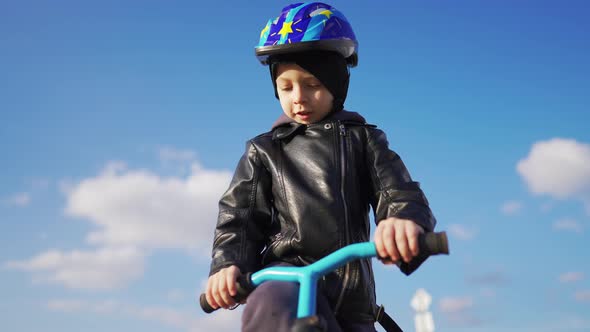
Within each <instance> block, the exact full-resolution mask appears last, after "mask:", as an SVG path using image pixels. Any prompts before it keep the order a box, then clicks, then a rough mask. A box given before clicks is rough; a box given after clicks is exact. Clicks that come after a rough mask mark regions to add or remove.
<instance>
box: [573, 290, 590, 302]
mask: <svg viewBox="0 0 590 332" xmlns="http://www.w3.org/2000/svg"><path fill="white" fill-rule="evenodd" d="M574 297H575V298H576V300H578V301H580V302H590V290H587V289H586V290H579V291H577V292H576V294H575V295H574Z"/></svg>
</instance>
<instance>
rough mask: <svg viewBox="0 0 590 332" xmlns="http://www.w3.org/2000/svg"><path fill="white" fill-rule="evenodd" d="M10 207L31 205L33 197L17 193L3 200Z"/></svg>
mask: <svg viewBox="0 0 590 332" xmlns="http://www.w3.org/2000/svg"><path fill="white" fill-rule="evenodd" d="M2 201H3V202H4V204H6V205H8V206H16V207H24V206H27V205H29V204H30V203H31V195H30V194H29V193H25V192H23V193H17V194H14V195H12V196H10V197H7V198H5V199H3V200H2Z"/></svg>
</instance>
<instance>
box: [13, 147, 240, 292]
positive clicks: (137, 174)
mask: <svg viewBox="0 0 590 332" xmlns="http://www.w3.org/2000/svg"><path fill="white" fill-rule="evenodd" d="M170 154H172V152H170ZM185 156H186V157H188V156H189V155H188V154H187V155H185ZM230 179H231V173H230V172H228V171H217V170H207V169H204V168H202V167H201V166H199V165H198V164H197V163H193V164H192V168H191V173H190V174H189V175H188V176H186V177H161V176H159V175H157V174H154V173H153V172H150V171H148V170H130V169H128V168H127V166H126V165H125V164H124V163H122V162H111V163H108V164H107V166H106V167H105V168H104V170H103V171H102V172H101V173H100V174H98V175H97V176H95V177H91V178H87V179H83V180H82V181H79V182H73V181H68V182H67V183H66V182H62V185H61V186H62V189H63V190H64V193H65V195H66V201H67V203H66V207H65V212H66V214H67V215H69V216H72V217H77V218H81V219H83V220H86V221H89V222H90V223H92V224H93V225H94V226H95V227H94V228H93V230H92V231H91V232H90V233H89V234H87V236H86V240H87V243H88V244H90V245H91V246H92V247H93V248H91V249H86V250H72V251H69V252H67V251H59V250H48V251H46V252H43V253H40V254H38V255H37V256H35V257H33V258H31V259H29V260H23V261H11V262H7V263H5V264H4V267H5V268H9V269H17V270H23V271H28V272H31V273H32V274H33V280H34V281H38V282H50V283H57V284H61V285H64V286H66V287H68V288H75V289H113V288H118V287H122V286H124V285H125V284H127V283H128V282H130V281H133V280H135V279H137V278H139V277H141V276H142V274H143V271H144V264H145V259H146V257H147V255H148V254H149V253H151V252H152V251H153V250H158V249H170V248H173V249H182V250H186V251H187V252H190V253H193V254H195V253H196V254H203V257H205V256H208V252H209V250H210V247H211V241H212V240H213V229H214V227H215V223H216V221H217V207H218V200H219V197H220V196H221V194H222V193H223V191H224V190H225V189H226V188H227V185H228V183H229V181H230Z"/></svg>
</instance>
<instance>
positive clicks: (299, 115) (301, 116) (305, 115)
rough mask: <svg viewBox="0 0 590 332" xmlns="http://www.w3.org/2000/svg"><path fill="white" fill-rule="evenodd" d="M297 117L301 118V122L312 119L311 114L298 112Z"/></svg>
mask: <svg viewBox="0 0 590 332" xmlns="http://www.w3.org/2000/svg"><path fill="white" fill-rule="evenodd" d="M295 116H297V117H299V118H300V119H301V120H308V119H309V118H310V117H311V112H307V111H303V112H297V113H295Z"/></svg>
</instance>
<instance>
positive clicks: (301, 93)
mask: <svg viewBox="0 0 590 332" xmlns="http://www.w3.org/2000/svg"><path fill="white" fill-rule="evenodd" d="M306 100H307V97H306V94H305V89H304V88H303V87H302V86H301V85H296V86H294V87H293V102H294V103H295V104H302V103H305V101H306Z"/></svg>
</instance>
